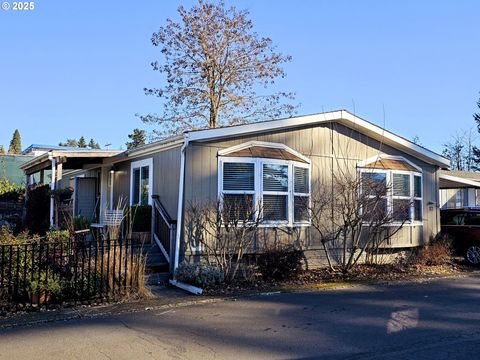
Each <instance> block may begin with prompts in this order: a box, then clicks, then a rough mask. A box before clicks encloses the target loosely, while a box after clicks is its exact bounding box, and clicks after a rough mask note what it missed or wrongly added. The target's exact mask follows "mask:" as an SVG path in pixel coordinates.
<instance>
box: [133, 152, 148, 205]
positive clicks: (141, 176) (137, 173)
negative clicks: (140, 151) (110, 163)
mask: <svg viewBox="0 0 480 360" xmlns="http://www.w3.org/2000/svg"><path fill="white" fill-rule="evenodd" d="M152 171H153V160H152V159H145V160H139V161H134V162H132V163H131V165H130V205H149V204H151V202H152V198H151V196H150V195H151V194H150V192H151V189H152V183H153V182H152Z"/></svg>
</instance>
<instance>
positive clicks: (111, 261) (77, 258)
mask: <svg viewBox="0 0 480 360" xmlns="http://www.w3.org/2000/svg"><path fill="white" fill-rule="evenodd" d="M144 269H145V259H144V256H143V252H142V248H141V247H140V246H138V245H137V244H134V243H132V242H131V241H128V240H122V241H116V240H101V241H95V242H90V243H88V242H85V241H81V240H75V241H67V242H58V243H47V242H43V241H40V242H32V243H28V244H14V245H0V302H2V300H3V302H4V303H15V304H30V305H38V306H40V305H42V304H49V303H62V302H69V301H72V302H77V301H84V300H93V299H95V300H99V301H102V300H107V299H112V298H118V297H121V296H124V295H129V294H135V293H137V292H138V291H139V288H140V287H141V286H143V275H144Z"/></svg>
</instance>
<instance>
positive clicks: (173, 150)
mask: <svg viewBox="0 0 480 360" xmlns="http://www.w3.org/2000/svg"><path fill="white" fill-rule="evenodd" d="M340 166H345V167H346V168H348V169H349V170H351V171H353V172H358V173H360V174H362V173H363V172H367V171H368V172H375V173H376V174H377V179H380V181H384V182H386V183H387V182H388V183H389V184H390V183H393V185H394V188H396V189H399V187H398V186H400V190H401V191H400V192H399V193H394V192H392V193H389V195H388V196H386V197H385V206H386V208H388V209H392V208H394V207H395V206H396V205H398V204H399V203H410V204H411V207H410V209H409V211H408V221H407V222H406V223H405V224H404V226H403V229H401V230H400V231H399V232H398V233H397V234H396V235H395V238H394V239H391V240H390V241H389V243H388V244H386V246H387V247H390V248H395V249H398V250H401V249H405V248H411V247H415V246H419V245H422V244H424V243H425V242H426V241H428V239H430V238H431V237H433V236H435V235H436V234H437V233H438V232H439V231H440V220H439V219H440V217H439V203H440V200H439V188H440V179H439V170H440V169H442V168H448V166H449V161H448V160H447V159H445V158H444V157H442V156H441V155H438V154H436V153H434V152H432V151H430V150H428V149H425V148H423V147H421V146H419V145H416V144H414V143H412V142H410V141H408V140H406V139H404V138H402V137H400V136H398V135H395V134H393V133H391V132H389V131H387V130H385V129H383V128H380V127H378V126H376V125H374V124H372V123H370V122H367V121H365V120H363V119H361V118H359V117H357V116H355V115H353V114H351V113H349V112H347V111H344V110H341V111H334V112H327V113H321V114H315V115H308V116H299V117H294V118H289V119H282V120H274V121H265V122H260V123H254V124H247V125H238V126H231V127H225V128H217V129H208V130H199V131H188V132H185V133H184V134H183V135H181V136H176V137H172V138H169V139H165V140H161V141H158V142H154V143H151V144H148V145H145V146H142V147H140V148H137V149H133V150H127V151H124V152H106V151H98V150H97V151H94V150H88V151H79V150H71V151H70V150H67V151H64V150H61V149H60V150H58V149H54V150H51V151H49V152H48V153H47V154H44V155H41V156H39V157H37V158H35V159H34V160H32V161H30V162H29V163H27V164H25V165H24V166H23V169H24V170H25V172H26V173H27V174H33V173H36V172H38V171H42V170H44V169H47V168H51V169H52V170H53V172H54V173H55V174H57V176H56V177H54V179H53V180H54V181H53V182H52V187H55V186H58V185H60V186H62V185H61V184H60V183H59V182H58V180H60V179H61V180H62V181H64V180H65V176H64V173H63V175H62V171H65V169H69V171H71V173H70V176H72V178H73V179H74V181H79V186H76V188H75V191H76V195H75V199H76V201H77V202H79V201H80V199H86V198H89V197H91V196H92V189H91V187H95V188H96V189H98V190H97V191H98V195H99V196H98V199H99V204H98V205H99V207H100V209H105V208H113V207H115V204H116V203H117V202H118V200H119V199H120V198H122V197H123V198H126V199H128V202H129V204H131V205H135V204H151V205H153V209H154V211H153V214H154V215H153V218H154V222H153V226H152V230H153V231H152V236H153V240H155V241H156V242H157V243H158V244H159V246H160V247H161V249H162V251H163V253H164V254H165V256H166V258H167V260H168V261H169V262H170V263H171V265H172V269H173V268H176V266H177V265H178V262H179V261H181V259H182V258H184V257H188V256H189V255H190V254H189V253H188V251H187V250H185V249H186V246H185V241H186V239H185V238H186V236H185V224H184V219H185V210H186V208H187V206H188V204H189V203H191V202H198V203H207V202H212V201H215V200H217V199H218V198H228V197H230V198H235V196H242V197H245V196H247V197H248V198H250V199H252V200H253V203H257V202H256V201H257V200H260V199H262V200H263V207H264V209H267V210H268V218H267V221H265V222H264V223H262V224H261V225H260V230H259V231H258V233H257V238H262V239H266V238H282V239H283V240H284V241H293V237H294V236H297V237H300V238H301V240H302V242H303V244H305V248H306V251H305V254H306V256H307V259H308V261H310V262H311V265H312V264H315V263H319V262H322V259H321V251H319V250H318V249H320V246H321V242H320V237H319V235H318V234H317V233H316V232H315V231H314V229H313V228H312V227H311V226H310V222H309V219H308V216H305V212H304V211H301V207H300V205H299V204H300V203H302V202H301V201H300V200H305V199H307V200H308V199H309V198H310V197H311V194H312V193H315V192H316V191H318V187H317V186H320V185H319V184H320V183H321V184H323V185H322V186H331V185H328V184H331V181H332V179H333V176H332V174H333V172H334V171H337V170H338V168H339V167H340ZM75 172H76V175H75ZM79 176H82V177H83V179H82V178H80V179H79V178H78V177H79ZM77 179H78V180H77ZM86 179H90V184H87V183H86ZM272 179H274V181H271V180H272ZM84 182H85V183H84ZM325 184H327V185H325ZM83 185H85V186H83ZM395 191H396V190H395ZM90 202H91V201H90ZM179 205H180V206H179ZM52 211H53V210H52ZM100 217H101V215H100ZM51 219H52V221H53V219H54V216H53V213H51ZM101 220H102V219H100V221H101ZM176 227H177V228H178V229H176ZM293 228H296V229H297V230H298V231H295V232H293V231H291V229H293ZM187 240H188V239H187ZM197 250H198V251H200V249H197Z"/></svg>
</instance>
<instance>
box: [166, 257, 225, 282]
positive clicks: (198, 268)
mask: <svg viewBox="0 0 480 360" xmlns="http://www.w3.org/2000/svg"><path fill="white" fill-rule="evenodd" d="M175 275H176V278H177V279H178V280H179V281H181V282H184V283H187V284H190V285H194V286H198V287H201V288H209V287H214V286H216V285H220V284H222V283H223V282H224V281H225V277H224V274H223V272H222V271H221V270H220V269H219V268H218V267H216V266H211V265H205V264H190V263H187V262H183V263H181V264H180V265H179V266H178V268H177V270H176V272H175Z"/></svg>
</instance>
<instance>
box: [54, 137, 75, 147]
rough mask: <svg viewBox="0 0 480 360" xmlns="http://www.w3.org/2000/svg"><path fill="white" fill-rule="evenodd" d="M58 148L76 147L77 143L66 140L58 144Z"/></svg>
mask: <svg viewBox="0 0 480 360" xmlns="http://www.w3.org/2000/svg"><path fill="white" fill-rule="evenodd" d="M58 146H68V147H78V141H77V140H75V139H67V141H65V142H64V143H62V142H60V143H58Z"/></svg>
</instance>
